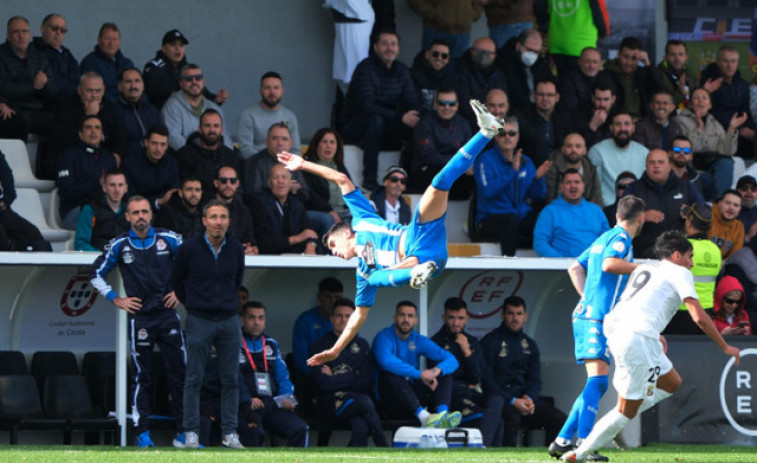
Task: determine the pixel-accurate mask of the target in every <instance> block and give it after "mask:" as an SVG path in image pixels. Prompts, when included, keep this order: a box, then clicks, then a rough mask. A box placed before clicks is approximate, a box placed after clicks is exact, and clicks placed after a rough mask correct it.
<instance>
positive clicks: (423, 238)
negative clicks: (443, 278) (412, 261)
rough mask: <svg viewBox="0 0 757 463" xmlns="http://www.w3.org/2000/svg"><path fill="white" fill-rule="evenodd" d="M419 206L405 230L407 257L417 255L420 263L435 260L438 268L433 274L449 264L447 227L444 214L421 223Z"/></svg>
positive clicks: (436, 273)
mask: <svg viewBox="0 0 757 463" xmlns="http://www.w3.org/2000/svg"><path fill="white" fill-rule="evenodd" d="M418 214H419V213H418V208H416V209H415V212H414V213H413V220H411V221H410V223H409V224H408V225H407V231H406V232H405V257H406V258H407V257H410V256H415V257H417V258H418V263H419V264H422V263H424V262H428V261H430V260H431V261H433V262H434V263H435V264H436V267H437V268H438V270H437V271H436V272H435V273H434V275H432V276H436V275H438V274H439V273H441V271H442V269H444V267H445V266H446V265H447V228H446V227H445V226H444V220H445V219H446V218H447V214H446V213H445V214H444V215H443V216H441V217H439V218H438V219H436V220H432V221H431V222H425V223H420V222H419V217H418Z"/></svg>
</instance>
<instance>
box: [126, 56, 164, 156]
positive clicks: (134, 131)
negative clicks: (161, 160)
mask: <svg viewBox="0 0 757 463" xmlns="http://www.w3.org/2000/svg"><path fill="white" fill-rule="evenodd" d="M118 90H119V92H120V94H119V96H118V100H117V101H116V109H117V110H118V116H119V118H120V119H121V125H122V126H123V129H124V132H125V133H126V139H127V142H128V148H127V150H126V152H125V153H122V154H123V158H124V159H126V158H128V157H130V156H137V155H139V154H140V152H141V151H142V147H143V144H144V140H145V138H146V137H147V131H148V130H150V129H151V128H152V127H153V126H154V125H156V124H160V123H161V117H160V113H159V112H158V110H157V109H156V108H155V106H153V105H151V104H150V103H149V102H148V101H147V98H145V97H144V90H145V84H144V82H143V81H142V74H141V73H140V72H139V69H137V68H128V69H124V71H123V72H122V73H121V75H120V76H119V82H118ZM166 147H168V146H166Z"/></svg>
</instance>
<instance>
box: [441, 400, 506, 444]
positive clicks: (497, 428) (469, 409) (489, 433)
mask: <svg viewBox="0 0 757 463" xmlns="http://www.w3.org/2000/svg"><path fill="white" fill-rule="evenodd" d="M451 408H452V409H453V410H456V411H459V412H460V413H461V414H462V415H463V419H462V420H461V421H460V426H461V427H465V428H478V429H479V430H480V431H481V437H482V439H483V444H484V446H485V447H491V446H493V445H494V441H495V436H502V407H501V403H499V402H496V401H492V400H490V399H489V397H487V396H484V394H482V393H480V392H476V391H475V390H474V389H470V388H465V389H461V388H454V389H453V391H452V407H451ZM500 440H501V438H500ZM500 445H501V443H500Z"/></svg>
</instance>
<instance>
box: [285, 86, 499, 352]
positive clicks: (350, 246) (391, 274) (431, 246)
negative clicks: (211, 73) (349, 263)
mask: <svg viewBox="0 0 757 463" xmlns="http://www.w3.org/2000/svg"><path fill="white" fill-rule="evenodd" d="M470 104H471V107H472V108H473V111H474V112H475V113H476V118H477V120H478V125H479V127H480V128H481V130H480V131H479V132H478V133H476V134H475V135H474V136H473V137H472V138H471V139H470V140H468V142H467V143H466V144H465V146H463V147H462V148H460V150H458V151H457V153H455V155H454V156H453V157H452V158H451V159H450V160H449V161H448V162H447V164H446V165H445V166H444V168H443V169H442V170H441V171H440V172H439V173H438V174H437V175H436V177H434V179H433V181H432V182H431V185H430V186H429V187H428V188H427V189H426V191H425V192H424V193H423V196H422V197H421V199H420V202H419V203H418V206H417V207H416V209H415V213H414V214H413V219H412V220H411V221H410V224H409V225H407V226H403V225H398V224H392V223H389V222H387V221H385V220H384V219H382V218H381V217H379V216H378V214H376V212H375V211H374V209H373V207H372V206H371V204H370V203H369V202H368V199H366V197H365V196H363V194H362V193H361V192H360V190H359V189H357V188H355V185H354V184H353V183H352V181H350V179H349V177H347V175H345V174H343V173H341V172H338V171H337V170H335V169H331V168H329V167H326V166H323V165H320V164H315V163H312V162H309V161H305V160H304V159H302V158H301V157H300V156H296V155H294V154H290V153H279V154H278V158H279V161H280V162H282V163H283V164H284V165H285V166H286V168H287V169H289V170H304V171H306V172H310V173H313V174H315V175H319V176H321V177H323V178H325V179H326V180H330V181H332V182H334V183H336V184H337V185H339V187H340V189H341V191H342V195H343V196H344V202H345V203H346V204H347V206H348V207H349V209H350V212H351V213H352V217H353V218H352V226H351V227H350V225H349V224H345V223H338V224H336V225H334V226H333V227H332V228H331V230H329V232H328V233H327V234H326V235H324V238H323V240H324V243H325V244H326V246H327V247H328V248H329V249H330V250H331V252H332V253H333V254H334V255H335V256H338V257H341V258H343V259H351V258H352V257H357V258H358V266H357V275H356V277H357V294H356V297H355V305H356V306H357V310H355V311H354V312H353V313H352V316H351V317H350V320H349V322H348V323H347V327H346V328H345V329H344V331H343V332H342V334H341V335H340V336H339V338H338V339H337V341H336V343H335V344H334V346H333V347H332V348H331V349H328V350H325V351H323V352H321V353H318V354H316V355H314V356H313V357H311V358H310V359H309V360H308V365H310V366H315V365H321V364H323V363H325V362H329V361H331V360H333V359H335V358H336V357H337V356H338V355H339V353H340V352H341V351H342V349H344V347H345V346H346V345H347V344H348V343H349V342H350V340H352V338H353V337H354V336H355V335H356V334H357V332H358V330H359V329H360V327H361V326H362V325H363V323H364V322H365V319H366V318H367V317H368V311H369V310H370V308H371V306H372V305H373V302H374V300H375V299H376V291H377V289H378V288H379V287H398V286H404V285H407V284H409V285H410V286H411V287H413V288H416V289H417V288H420V287H421V286H423V285H425V284H426V282H427V281H428V280H429V279H430V278H432V277H434V276H436V275H438V274H439V273H440V272H441V271H442V270H443V269H444V266H445V265H446V263H447V230H446V229H445V228H444V219H445V216H446V214H447V203H448V197H449V189H450V188H451V187H452V184H453V183H454V182H455V180H457V179H458V178H459V177H460V176H461V175H463V174H464V173H465V172H466V171H467V170H468V169H470V168H471V167H472V166H473V161H474V160H475V159H476V156H478V154H479V153H480V152H481V150H482V149H483V148H484V147H485V146H486V144H487V143H488V142H489V140H491V139H492V138H493V137H494V136H495V135H497V134H499V133H500V131H503V130H504V124H503V122H502V120H501V119H498V118H496V117H494V116H492V115H491V114H489V112H488V111H487V110H486V107H485V106H484V105H483V104H481V103H480V102H478V101H476V100H471V102H470Z"/></svg>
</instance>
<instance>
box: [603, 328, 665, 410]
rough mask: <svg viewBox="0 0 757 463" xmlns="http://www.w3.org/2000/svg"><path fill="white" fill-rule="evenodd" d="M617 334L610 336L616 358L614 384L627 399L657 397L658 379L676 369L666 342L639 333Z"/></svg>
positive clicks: (609, 342)
mask: <svg viewBox="0 0 757 463" xmlns="http://www.w3.org/2000/svg"><path fill="white" fill-rule="evenodd" d="M613 334H614V336H608V344H609V346H610V353H612V356H613V357H614V358H615V375H614V376H613V378H612V385H613V386H614V387H615V390H616V391H618V395H620V396H621V397H622V398H624V399H627V400H641V399H644V398H647V397H652V396H654V393H655V387H656V384H657V379H658V378H659V377H660V376H662V375H664V374H666V373H668V372H670V370H672V369H673V363H671V361H670V359H669V358H668V356H667V355H665V354H664V353H663V352H662V343H661V342H660V340H659V339H652V338H650V337H647V336H642V335H640V334H636V333H613Z"/></svg>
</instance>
